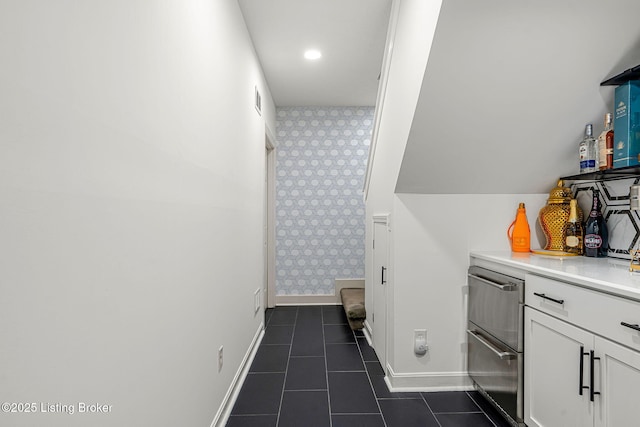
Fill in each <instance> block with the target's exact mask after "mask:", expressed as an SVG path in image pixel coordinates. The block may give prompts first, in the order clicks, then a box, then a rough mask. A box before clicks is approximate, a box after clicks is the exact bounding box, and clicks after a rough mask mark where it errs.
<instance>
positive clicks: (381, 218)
mask: <svg viewBox="0 0 640 427" xmlns="http://www.w3.org/2000/svg"><path fill="white" fill-rule="evenodd" d="M373 223H374V224H385V225H389V214H388V213H385V214H377V215H373Z"/></svg>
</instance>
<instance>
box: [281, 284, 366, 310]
mask: <svg viewBox="0 0 640 427" xmlns="http://www.w3.org/2000/svg"><path fill="white" fill-rule="evenodd" d="M342 288H364V279H335V283H334V291H333V294H332V295H278V296H276V303H277V305H313V304H319V305H341V304H342V299H341V298H340V289H342Z"/></svg>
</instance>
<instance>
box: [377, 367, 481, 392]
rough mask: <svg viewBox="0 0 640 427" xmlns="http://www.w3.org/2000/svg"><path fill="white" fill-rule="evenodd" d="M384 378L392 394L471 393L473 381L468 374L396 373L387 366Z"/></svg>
mask: <svg viewBox="0 0 640 427" xmlns="http://www.w3.org/2000/svg"><path fill="white" fill-rule="evenodd" d="M387 372H388V375H387V376H386V377H385V378H384V380H385V382H386V383H387V387H389V391H391V392H420V391H422V392H429V391H470V390H474V386H473V381H472V380H471V378H469V375H468V373H467V372H402V373H397V372H394V371H393V369H392V368H391V366H389V365H387Z"/></svg>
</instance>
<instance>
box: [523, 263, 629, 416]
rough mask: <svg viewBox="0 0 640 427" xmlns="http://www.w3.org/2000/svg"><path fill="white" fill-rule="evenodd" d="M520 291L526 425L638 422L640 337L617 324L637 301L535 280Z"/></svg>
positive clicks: (532, 279) (530, 281)
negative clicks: (523, 301) (522, 297)
mask: <svg viewBox="0 0 640 427" xmlns="http://www.w3.org/2000/svg"><path fill="white" fill-rule="evenodd" d="M525 286H526V288H527V290H526V296H525V303H526V304H527V307H526V308H525V324H524V328H525V335H524V338H525V357H524V359H525V369H524V372H525V374H524V375H525V377H524V383H525V393H524V396H525V408H524V410H525V423H526V424H527V426H529V427H534V426H536V427H572V426H574V427H628V426H632V425H639V424H640V422H639V421H638V411H637V407H636V405H637V404H638V391H639V390H640V352H639V351H636V350H635V348H636V347H637V342H638V338H640V333H639V332H638V331H636V330H633V329H632V328H628V327H625V326H622V325H621V321H620V320H622V321H624V319H625V318H627V317H629V316H630V315H635V316H636V317H637V318H640V304H638V303H636V302H633V301H629V300H624V299H621V298H617V297H612V296H610V295H604V294H600V293H598V292H595V291H592V290H589V289H584V288H579V287H575V286H572V285H568V284H564V283H561V282H556V281H553V280H550V279H546V278H540V277H538V276H534V275H527V278H526V285H525ZM540 295H543V297H541V296H540ZM598 297H601V298H602V299H598ZM594 298H595V299H594ZM612 298H613V299H612ZM598 301H599V304H598V303H597V302H598ZM605 301H606V303H605V304H603V303H604V302H605ZM629 304H631V305H632V307H633V308H635V313H630V312H629V310H628V309H629V308H630V307H629V306H628V305H629ZM533 307H535V308H533ZM621 317H622V319H621ZM627 322H628V320H627ZM585 324H586V325H585ZM614 327H615V328H616V329H615V331H614V330H613V329H614ZM610 328H611V330H609V329H610ZM603 332H610V333H607V334H606V335H605V336H607V337H608V338H611V337H614V339H618V338H617V337H620V340H619V341H620V342H623V343H624V344H625V345H627V346H623V345H620V343H616V342H614V341H612V340H611V339H606V338H603V337H602V336H600V334H602V333H603Z"/></svg>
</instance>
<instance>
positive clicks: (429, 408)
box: [420, 393, 442, 427]
mask: <svg viewBox="0 0 640 427" xmlns="http://www.w3.org/2000/svg"><path fill="white" fill-rule="evenodd" d="M420 397H422V400H423V401H424V404H425V405H427V409H428V410H429V412H431V415H432V416H433V419H434V420H436V423H438V426H440V427H442V424H440V420H439V419H438V417H437V416H436V414H435V413H434V412H433V409H431V406H430V405H429V402H427V398H426V397H424V393H420Z"/></svg>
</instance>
